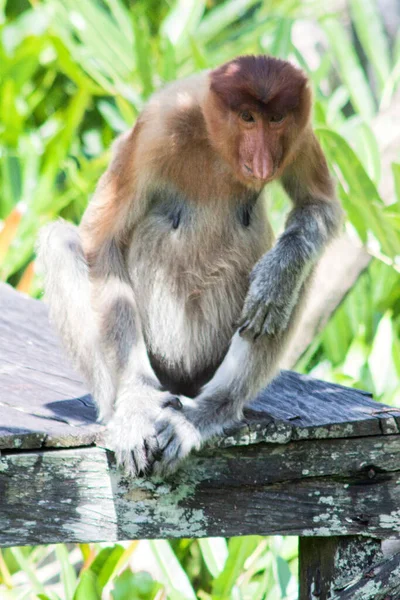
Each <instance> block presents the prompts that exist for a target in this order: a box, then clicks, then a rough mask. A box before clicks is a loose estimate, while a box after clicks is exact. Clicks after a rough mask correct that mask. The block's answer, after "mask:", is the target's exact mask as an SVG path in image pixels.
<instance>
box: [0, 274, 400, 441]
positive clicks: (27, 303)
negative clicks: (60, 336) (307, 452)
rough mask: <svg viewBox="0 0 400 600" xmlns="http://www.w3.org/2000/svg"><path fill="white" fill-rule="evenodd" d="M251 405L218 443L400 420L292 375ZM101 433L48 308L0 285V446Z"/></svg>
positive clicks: (357, 430)
mask: <svg viewBox="0 0 400 600" xmlns="http://www.w3.org/2000/svg"><path fill="white" fill-rule="evenodd" d="M252 406H253V409H254V410H255V411H256V413H252V417H251V418H249V422H248V425H245V426H244V429H243V430H242V433H241V434H238V435H234V436H227V437H226V438H223V439H220V440H218V441H216V442H215V443H216V444H217V445H218V444H220V445H225V446H226V445H232V444H249V443H256V442H259V441H262V440H265V441H270V442H272V443H277V442H281V443H287V442H288V441H289V440H291V439H306V438H307V439H311V438H317V439H318V438H325V437H354V436H361V435H362V436H365V435H381V434H382V433H389V434H390V433H394V432H397V431H398V428H397V423H396V420H395V418H394V417H395V416H396V415H397V416H398V418H399V419H400V411H398V410H396V409H394V408H387V407H386V409H385V407H383V406H382V405H378V404H376V403H375V402H374V401H373V400H372V399H371V398H370V396H369V395H368V394H366V393H365V392H361V391H359V390H351V389H348V388H345V387H342V386H338V385H333V384H328V383H326V382H322V381H318V380H314V379H312V378H310V377H305V376H303V375H299V374H296V373H292V372H289V371H284V372H282V374H281V376H280V377H278V378H277V379H276V380H275V381H274V382H273V383H272V384H271V385H270V386H269V387H268V388H267V389H266V390H264V391H263V392H262V393H261V394H260V395H259V397H258V398H257V399H256V400H255V401H254V403H253V405H252ZM382 409H384V410H389V411H390V412H379V411H382ZM271 418H273V419H274V422H271ZM100 430H101V428H100V426H99V425H97V424H96V423H95V409H94V406H93V403H92V400H91V398H90V396H89V395H88V394H87V389H86V387H85V385H84V384H83V383H82V381H81V380H80V378H79V376H78V375H77V374H76V373H75V371H74V370H73V368H72V366H71V365H70V364H69V362H68V359H67V358H66V356H65V354H64V352H63V350H62V348H61V346H60V344H59V343H58V341H57V336H56V335H55V333H54V331H53V330H52V328H51V326H50V324H49V323H48V319H47V310H46V307H45V305H44V304H43V303H42V302H39V301H35V300H32V299H30V298H27V297H24V296H22V295H21V294H19V293H17V292H16V291H15V290H13V289H12V288H11V287H9V286H6V285H4V284H1V285H0V448H1V449H7V448H10V449H12V448H22V449H27V448H35V447H36V448H40V447H60V446H64V447H72V446H80V445H88V444H91V443H94V442H95V440H96V436H97V434H98V433H99V432H100Z"/></svg>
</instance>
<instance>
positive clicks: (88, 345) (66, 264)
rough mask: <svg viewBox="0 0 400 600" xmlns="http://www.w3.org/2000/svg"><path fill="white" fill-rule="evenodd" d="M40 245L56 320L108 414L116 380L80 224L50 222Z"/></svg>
mask: <svg viewBox="0 0 400 600" xmlns="http://www.w3.org/2000/svg"><path fill="white" fill-rule="evenodd" d="M36 249H37V258H38V267H39V273H42V274H43V276H44V288H45V299H46V301H47V303H48V305H49V316H50V320H51V322H52V323H53V324H54V325H55V327H56V328H57V330H58V332H59V334H60V336H61V338H62V339H63V342H64V345H65V347H66V349H67V351H68V353H69V355H70V357H71V358H72V360H73V362H74V363H75V365H76V366H77V367H78V369H79V370H80V372H81V373H82V375H83V376H84V377H85V379H86V380H87V381H88V383H89V385H90V386H91V391H92V392H93V395H94V397H95V400H96V402H97V404H98V407H99V410H100V416H101V417H102V418H108V416H109V411H110V410H111V405H112V402H113V400H114V383H113V381H112V377H111V373H110V370H109V369H108V367H107V363H106V359H105V356H104V354H103V352H102V349H101V345H100V336H99V326H98V323H97V318H96V315H95V313H94V311H93V308H92V304H91V283H90V279H89V269H88V265H87V262H86V259H85V256H84V252H83V247H82V242H81V239H80V236H79V231H78V228H77V227H75V226H74V225H72V224H70V223H67V222H66V221H63V220H62V219H60V220H58V221H55V222H54V223H51V224H49V225H46V226H45V227H44V228H43V229H42V230H41V231H40V235H39V240H38V243H37V248H36Z"/></svg>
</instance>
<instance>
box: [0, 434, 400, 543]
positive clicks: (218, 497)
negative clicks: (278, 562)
mask: <svg viewBox="0 0 400 600" xmlns="http://www.w3.org/2000/svg"><path fill="white" fill-rule="evenodd" d="M399 483H400V436H398V435H395V436H386V437H385V438H383V437H382V438H373V437H366V438H358V439H357V438H355V439H348V440H334V439H331V440H311V441H309V440H307V441H297V442H290V443H289V444H287V445H286V446H282V445H280V444H256V445H250V446H243V447H240V448H239V447H230V448H223V449H218V450H217V449H206V450H203V451H202V452H201V453H199V454H198V455H195V456H193V457H192V458H191V459H190V461H188V462H187V463H186V464H185V465H184V466H183V467H182V468H181V470H180V471H178V472H177V473H176V474H175V475H174V476H172V477H170V478H168V479H167V480H162V479H160V478H148V479H144V478H139V479H136V480H134V479H131V478H127V477H125V476H124V475H123V474H122V473H121V472H120V471H119V470H117V469H116V468H115V465H114V460H113V456H112V455H111V453H107V452H106V451H104V450H102V449H100V448H79V449H70V450H49V451H30V452H25V453H24V452H10V453H5V454H3V455H2V456H1V457H0V497H1V499H2V501H1V507H0V544H1V545H4V546H7V545H15V544H37V543H53V542H60V541H80V542H89V541H96V540H103V541H113V540H117V539H141V538H160V537H164V538H171V537H203V536H210V535H211V536H212V535H225V536H232V535H250V534H264V535H273V534H288V535H302V536H312V535H320V536H330V535H353V534H354V535H362V536H371V537H377V538H387V537H389V536H393V535H395V534H398V533H399V532H400V510H399V506H400V485H399Z"/></svg>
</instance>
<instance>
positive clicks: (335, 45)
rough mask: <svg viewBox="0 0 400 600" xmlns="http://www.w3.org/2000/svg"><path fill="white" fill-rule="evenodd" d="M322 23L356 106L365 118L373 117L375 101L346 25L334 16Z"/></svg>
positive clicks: (341, 74)
mask: <svg viewBox="0 0 400 600" xmlns="http://www.w3.org/2000/svg"><path fill="white" fill-rule="evenodd" d="M321 25H322V28H323V29H324V31H325V33H326V35H327V37H328V40H329V44H330V48H331V49H332V51H333V54H334V56H335V58H336V60H337V62H338V66H339V75H340V76H341V78H342V79H343V82H344V84H345V85H346V86H347V90H348V92H349V95H350V98H351V101H352V103H353V106H354V108H355V109H356V110H358V111H359V113H360V115H361V116H362V117H363V119H366V120H369V119H371V118H372V116H373V115H374V114H375V112H376V109H375V102H374V99H373V96H372V92H371V89H370V87H369V85H368V82H367V80H366V77H365V74H364V71H363V70H362V67H361V65H360V62H359V60H358V58H357V55H356V53H355V51H354V47H353V44H352V43H351V42H350V40H349V38H348V36H347V33H346V31H345V29H344V27H343V26H342V24H341V23H340V22H339V20H338V19H336V18H333V17H324V18H323V19H321Z"/></svg>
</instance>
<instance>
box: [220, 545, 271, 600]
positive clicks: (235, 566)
mask: <svg viewBox="0 0 400 600" xmlns="http://www.w3.org/2000/svg"><path fill="white" fill-rule="evenodd" d="M259 541H260V538H259V537H257V536H246V537H238V538H232V539H230V540H229V543H228V549H229V555H228V559H227V561H226V563H225V567H224V570H223V571H222V573H221V574H220V575H219V576H218V577H217V578H216V579H214V581H213V583H212V593H213V596H216V597H217V598H229V595H230V593H231V592H232V589H233V587H234V585H235V583H236V580H237V578H238V577H239V574H240V573H241V571H242V569H243V566H244V563H245V561H246V559H247V558H248V557H249V556H250V555H251V554H252V553H253V552H254V550H255V549H256V548H257V545H258V543H259Z"/></svg>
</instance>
